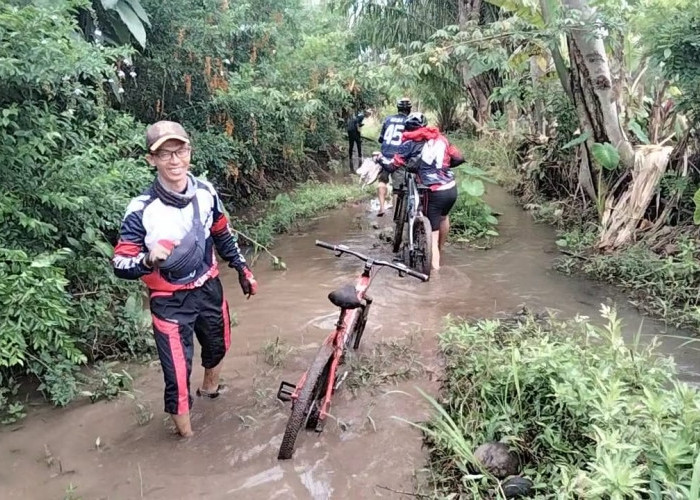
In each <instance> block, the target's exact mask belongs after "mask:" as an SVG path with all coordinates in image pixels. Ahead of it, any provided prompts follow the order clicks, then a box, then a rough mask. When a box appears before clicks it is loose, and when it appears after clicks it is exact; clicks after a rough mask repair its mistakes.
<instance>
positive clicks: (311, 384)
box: [277, 344, 333, 460]
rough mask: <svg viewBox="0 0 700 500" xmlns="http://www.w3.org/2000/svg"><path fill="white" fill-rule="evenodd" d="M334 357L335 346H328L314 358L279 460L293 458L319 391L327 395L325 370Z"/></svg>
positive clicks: (283, 440) (287, 429) (295, 403)
mask: <svg viewBox="0 0 700 500" xmlns="http://www.w3.org/2000/svg"><path fill="white" fill-rule="evenodd" d="M332 356H333V346H332V345H328V344H324V345H322V346H321V348H320V349H319V350H318V352H317V353H316V357H315V358H314V361H313V363H312V364H311V368H309V371H308V373H307V375H306V380H305V381H304V387H302V389H301V393H300V394H299V397H298V398H297V400H296V401H295V402H294V405H293V407H292V414H291V415H290V416H289V420H288V421H287V427H286V429H285V430H284V437H283V438H282V444H281V445H280V451H279V454H278V455H277V458H278V459H279V460H287V459H290V458H292V455H293V454H294V444H295V443H296V440H297V436H298V435H299V430H300V429H301V427H302V426H303V425H304V423H305V421H306V418H307V417H308V415H309V410H310V409H311V405H312V404H313V402H314V401H315V400H316V399H317V394H318V393H319V391H321V393H322V394H325V389H326V382H327V380H325V379H326V378H328V373H327V372H325V369H326V365H328V364H329V363H330V361H331V358H332ZM324 372H325V373H324ZM324 375H325V376H324Z"/></svg>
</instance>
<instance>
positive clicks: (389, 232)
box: [377, 227, 394, 243]
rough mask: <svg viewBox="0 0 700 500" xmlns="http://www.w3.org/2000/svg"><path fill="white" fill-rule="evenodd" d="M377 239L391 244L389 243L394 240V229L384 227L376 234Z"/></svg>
mask: <svg viewBox="0 0 700 500" xmlns="http://www.w3.org/2000/svg"><path fill="white" fill-rule="evenodd" d="M377 238H379V239H380V240H382V241H387V242H389V243H391V241H392V240H393V239H394V229H393V228H391V227H385V228H384V229H382V230H380V231H379V232H378V233H377Z"/></svg>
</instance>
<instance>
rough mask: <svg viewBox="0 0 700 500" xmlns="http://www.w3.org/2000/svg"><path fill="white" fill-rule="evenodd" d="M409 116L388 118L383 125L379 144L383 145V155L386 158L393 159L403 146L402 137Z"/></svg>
mask: <svg viewBox="0 0 700 500" xmlns="http://www.w3.org/2000/svg"><path fill="white" fill-rule="evenodd" d="M406 118H408V116H407V115H403V114H401V113H399V114H396V115H392V116H388V117H387V118H386V120H384V125H382V131H381V132H380V133H379V142H380V143H381V145H382V148H381V150H382V155H383V156H384V157H386V158H390V159H391V158H393V157H394V155H395V154H396V153H398V152H399V146H400V145H401V135H402V134H403V128H404V122H405V121H406Z"/></svg>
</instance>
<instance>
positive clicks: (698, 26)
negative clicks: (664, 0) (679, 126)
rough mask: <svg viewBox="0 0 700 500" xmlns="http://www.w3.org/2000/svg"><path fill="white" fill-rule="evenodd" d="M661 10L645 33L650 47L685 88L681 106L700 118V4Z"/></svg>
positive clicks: (673, 78)
mask: <svg viewBox="0 0 700 500" xmlns="http://www.w3.org/2000/svg"><path fill="white" fill-rule="evenodd" d="M677 3H678V4H679V5H675V6H666V5H664V7H663V8H662V9H658V11H657V15H656V16H655V17H653V22H651V23H649V29H648V31H647V32H646V33H645V37H646V39H647V40H648V43H647V46H648V47H650V52H651V54H652V56H653V57H654V59H655V60H656V62H657V63H661V68H662V71H663V72H664V73H665V74H666V76H668V77H669V78H670V79H671V80H672V82H673V83H674V84H675V85H677V86H678V88H679V89H680V90H681V91H682V94H681V95H680V96H679V98H678V101H679V103H680V106H681V109H683V110H685V111H689V112H690V115H691V116H692V118H693V119H694V120H695V121H696V122H697V121H698V120H699V119H700V104H699V103H700V67H698V64H697V62H698V59H699V58H700V6H698V4H697V2H684V1H680V2H677Z"/></svg>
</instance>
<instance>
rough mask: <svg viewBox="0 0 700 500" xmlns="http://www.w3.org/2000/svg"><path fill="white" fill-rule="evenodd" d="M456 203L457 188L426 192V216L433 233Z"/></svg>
mask: <svg viewBox="0 0 700 500" xmlns="http://www.w3.org/2000/svg"><path fill="white" fill-rule="evenodd" d="M456 201H457V186H452V187H451V188H450V189H445V190H444V191H428V204H427V209H426V214H425V215H426V216H427V217H428V220H429V221H430V227H431V228H432V229H433V231H437V230H438V229H440V221H441V220H442V219H443V218H444V217H446V216H447V215H449V213H450V210H452V207H453V206H454V204H455V202H456Z"/></svg>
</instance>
